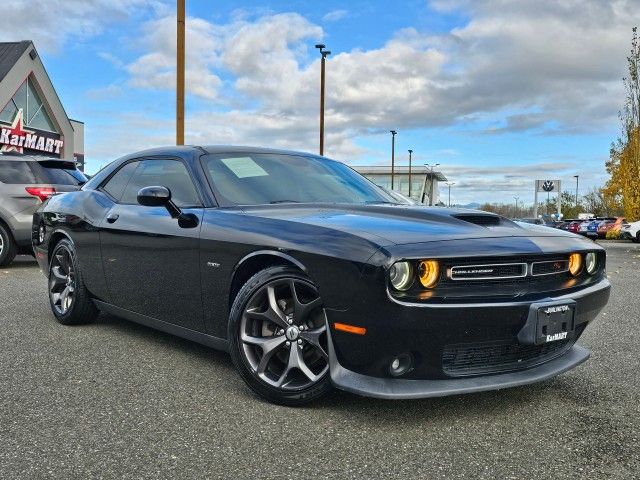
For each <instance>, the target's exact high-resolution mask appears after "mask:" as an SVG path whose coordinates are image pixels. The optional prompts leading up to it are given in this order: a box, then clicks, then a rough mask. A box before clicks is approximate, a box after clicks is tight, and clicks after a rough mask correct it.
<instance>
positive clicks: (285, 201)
mask: <svg viewBox="0 0 640 480" xmlns="http://www.w3.org/2000/svg"><path fill="white" fill-rule="evenodd" d="M269 203H271V204H274V203H300V202H299V201H297V200H274V201H273V202H269Z"/></svg>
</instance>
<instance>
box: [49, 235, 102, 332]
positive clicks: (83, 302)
mask: <svg viewBox="0 0 640 480" xmlns="http://www.w3.org/2000/svg"><path fill="white" fill-rule="evenodd" d="M49 303H50V304H51V310H52V311H53V314H54V315H55V317H56V319H57V320H58V322H60V323H62V324H63V325H78V324H81V323H90V322H92V321H94V320H95V319H96V317H97V316H98V309H97V308H96V306H95V305H94V303H93V301H92V300H91V297H90V296H89V292H88V291H87V288H86V287H85V285H84V280H83V278H82V271H81V270H80V266H79V263H78V259H77V256H76V250H75V247H74V246H73V243H72V242H71V241H69V240H67V239H65V240H61V241H60V242H59V243H58V244H57V245H56V246H55V248H54V249H53V254H52V255H51V259H50V263H49Z"/></svg>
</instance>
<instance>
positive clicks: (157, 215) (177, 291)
mask: <svg viewBox="0 0 640 480" xmlns="http://www.w3.org/2000/svg"><path fill="white" fill-rule="evenodd" d="M148 186H164V187H167V188H168V189H169V190H170V191H171V194H172V200H173V202H174V203H175V204H176V205H177V206H178V207H179V208H180V209H181V210H182V212H183V213H191V214H193V215H195V216H196V218H197V219H198V224H197V226H195V227H193V226H192V227H190V228H185V227H184V226H181V225H180V224H179V222H178V220H176V219H174V218H172V217H171V215H170V214H169V212H168V211H167V209H166V208H165V207H147V206H142V205H139V204H138V203H137V194H138V191H139V190H140V189H141V188H143V187H148ZM101 189H102V190H103V191H104V192H105V193H107V194H108V195H109V196H110V197H111V199H112V200H113V206H112V207H111V209H110V210H109V212H108V213H107V215H106V216H105V218H104V219H103V221H102V224H101V226H100V244H101V250H102V261H103V265H104V274H105V279H106V282H107V285H108V288H109V293H110V300H111V303H112V304H114V305H116V306H118V307H121V308H125V309H127V310H130V311H133V312H136V313H140V314H143V315H147V316H150V317H154V318H156V319H159V320H162V321H165V322H169V323H173V324H176V325H180V326H183V327H186V328H189V329H192V330H198V331H203V330H204V328H203V319H202V301H201V285H200V271H199V258H200V251H199V233H200V225H201V223H202V216H203V213H204V209H203V207H202V200H201V198H200V195H199V194H198V192H197V189H196V187H195V185H194V183H193V179H192V177H191V175H190V173H189V169H188V167H187V165H186V163H184V162H183V161H182V160H180V159H175V158H148V159H137V160H133V161H131V162H129V163H126V164H124V165H123V166H122V167H121V168H120V169H119V170H118V171H117V172H115V173H114V175H112V176H111V177H110V178H109V179H108V180H107V181H106V183H105V184H104V186H103V187H101Z"/></svg>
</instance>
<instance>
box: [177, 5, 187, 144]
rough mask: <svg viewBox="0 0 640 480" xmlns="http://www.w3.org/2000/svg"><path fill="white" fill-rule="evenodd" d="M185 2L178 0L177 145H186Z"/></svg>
mask: <svg viewBox="0 0 640 480" xmlns="http://www.w3.org/2000/svg"><path fill="white" fill-rule="evenodd" d="M184 3H185V0H178V1H177V31H178V33H177V36H176V145H184V16H185V14H184Z"/></svg>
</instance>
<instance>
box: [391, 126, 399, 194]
mask: <svg viewBox="0 0 640 480" xmlns="http://www.w3.org/2000/svg"><path fill="white" fill-rule="evenodd" d="M389 131H390V132H391V190H393V183H394V182H393V181H394V176H395V169H396V133H398V132H396V131H395V130H389Z"/></svg>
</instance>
